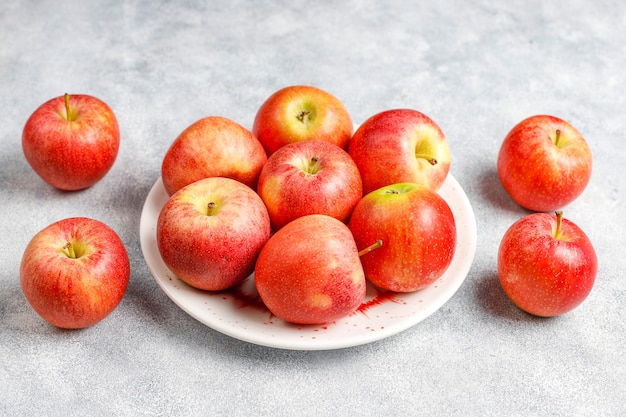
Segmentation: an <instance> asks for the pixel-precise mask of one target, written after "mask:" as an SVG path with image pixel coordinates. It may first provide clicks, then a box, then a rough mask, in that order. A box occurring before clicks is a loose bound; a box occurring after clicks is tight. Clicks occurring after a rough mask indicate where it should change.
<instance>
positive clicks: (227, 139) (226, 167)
mask: <svg viewBox="0 0 626 417" xmlns="http://www.w3.org/2000/svg"><path fill="white" fill-rule="evenodd" d="M265 161H267V155H266V153H265V150H264V149H263V146H262V145H261V143H260V142H259V141H258V140H257V138H256V137H254V135H253V134H252V132H250V131H249V130H248V129H246V128H245V127H243V126H241V125H240V124H239V123H237V122H235V121H233V120H230V119H228V118H225V117H221V116H208V117H205V118H202V119H200V120H198V121H196V122H194V123H192V124H191V125H190V126H188V127H187V128H186V129H185V130H183V132H182V133H181V134H180V135H179V136H178V137H177V138H176V139H175V140H174V142H173V143H172V144H171V145H170V148H169V149H168V150H167V152H166V154H165V156H164V158H163V161H162V164H161V177H162V179H163V186H164V187H165V191H166V192H167V193H168V195H170V196H171V195H172V194H174V193H175V192H176V191H178V190H180V189H181V188H183V187H184V186H186V185H189V184H191V183H192V182H195V181H198V180H201V179H203V178H208V177H227V178H232V179H235V180H237V181H239V182H242V183H244V184H246V185H247V186H249V187H250V188H252V189H256V185H257V181H258V178H259V173H260V172H261V168H262V167H263V165H264V164H265Z"/></svg>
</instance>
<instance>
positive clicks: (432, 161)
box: [415, 154, 437, 165]
mask: <svg viewBox="0 0 626 417" xmlns="http://www.w3.org/2000/svg"><path fill="white" fill-rule="evenodd" d="M415 157H416V158H422V159H425V160H427V161H428V163H429V164H431V165H437V158H433V157H432V156H430V155H426V154H415Z"/></svg>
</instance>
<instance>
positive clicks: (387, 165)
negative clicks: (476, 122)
mask: <svg viewBox="0 0 626 417" xmlns="http://www.w3.org/2000/svg"><path fill="white" fill-rule="evenodd" d="M348 152H349V153H350V156H351V157H352V159H354V162H355V163H356V165H357V167H358V168H359V171H360V172H361V179H362V180H363V192H364V193H365V194H367V193H369V192H371V191H374V190H377V189H379V188H381V187H384V186H387V185H391V184H398V183H406V182H409V183H417V184H420V185H422V186H424V187H426V188H428V189H430V190H431V191H438V190H439V188H440V187H441V185H442V184H443V182H444V181H445V179H446V177H447V175H448V171H449V170H450V149H449V146H448V141H447V140H446V137H445V136H444V134H443V132H442V130H441V129H440V128H439V126H438V125H437V124H436V123H435V122H434V121H433V120H432V119H431V118H429V117H428V116H426V115H425V114H423V113H421V112H419V111H417V110H412V109H391V110H386V111H382V112H380V113H377V114H375V115H373V116H371V117H370V118H368V119H367V120H366V121H365V122H364V123H363V124H362V125H361V126H359V128H358V129H357V130H356V132H354V136H353V137H352V140H351V141H350V144H349V148H348Z"/></svg>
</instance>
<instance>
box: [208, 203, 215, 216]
mask: <svg viewBox="0 0 626 417" xmlns="http://www.w3.org/2000/svg"><path fill="white" fill-rule="evenodd" d="M206 208H207V213H206V214H207V216H213V215H215V213H217V204H215V202H214V201H211V202H209V203H208V204H207V205H206Z"/></svg>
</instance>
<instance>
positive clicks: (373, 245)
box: [359, 239, 383, 256]
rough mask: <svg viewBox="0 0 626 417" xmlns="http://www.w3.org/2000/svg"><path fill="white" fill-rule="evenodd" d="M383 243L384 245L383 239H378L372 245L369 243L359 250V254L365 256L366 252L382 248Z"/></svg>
mask: <svg viewBox="0 0 626 417" xmlns="http://www.w3.org/2000/svg"><path fill="white" fill-rule="evenodd" d="M382 245H383V241H382V240H381V239H378V240H377V241H376V242H374V243H372V244H371V245H369V246H368V247H366V248H365V249H362V250H360V251H359V256H363V255H365V254H366V253H370V252H371V251H373V250H375V249H378V248H380V247H381V246H382Z"/></svg>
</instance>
